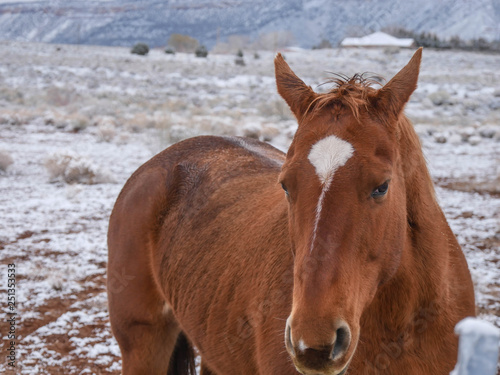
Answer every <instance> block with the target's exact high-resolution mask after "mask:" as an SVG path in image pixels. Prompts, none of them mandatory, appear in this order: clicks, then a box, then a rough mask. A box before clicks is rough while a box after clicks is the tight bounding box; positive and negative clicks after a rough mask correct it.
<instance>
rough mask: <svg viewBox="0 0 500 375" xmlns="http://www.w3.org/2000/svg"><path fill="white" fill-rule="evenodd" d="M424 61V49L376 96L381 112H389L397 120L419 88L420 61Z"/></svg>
mask: <svg viewBox="0 0 500 375" xmlns="http://www.w3.org/2000/svg"><path fill="white" fill-rule="evenodd" d="M421 60H422V47H420V48H419V49H418V50H417V52H415V54H414V55H413V57H412V58H411V60H410V62H409V63H408V64H407V65H406V66H405V67H404V68H403V69H401V70H400V71H399V73H398V74H396V75H395V76H394V77H393V78H392V79H391V80H390V81H389V82H388V83H387V84H386V85H385V86H384V87H382V88H381V89H380V90H379V92H378V94H377V96H376V103H374V104H375V105H376V107H377V108H378V109H379V110H381V111H384V112H385V111H389V114H390V115H393V116H395V118H396V119H397V118H398V117H399V114H400V113H401V112H402V111H403V108H404V106H405V104H406V103H407V102H408V100H410V96H411V94H413V91H415V89H416V88H417V81H418V73H419V72H420V61H421Z"/></svg>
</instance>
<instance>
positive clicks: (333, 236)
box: [275, 50, 421, 375]
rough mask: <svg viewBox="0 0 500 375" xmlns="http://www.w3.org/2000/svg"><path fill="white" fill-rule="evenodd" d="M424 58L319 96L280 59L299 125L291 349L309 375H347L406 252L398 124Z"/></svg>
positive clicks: (291, 198) (290, 179) (286, 184)
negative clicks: (368, 319) (365, 319)
mask: <svg viewBox="0 0 500 375" xmlns="http://www.w3.org/2000/svg"><path fill="white" fill-rule="evenodd" d="M420 60H421V50H418V51H417V52H416V53H415V55H414V56H413V58H412V59H411V61H410V62H409V63H408V65H407V66H406V67H404V68H403V69H402V70H401V71H400V72H399V73H398V74H397V75H396V76H395V77H394V78H393V79H392V80H391V81H390V82H388V83H387V84H386V85H385V86H384V87H382V88H380V89H379V90H376V89H374V88H372V87H370V86H369V84H368V83H367V81H366V80H364V79H363V78H362V76H361V77H360V76H355V77H354V78H352V79H347V80H337V87H336V88H334V89H333V90H332V91H330V92H329V93H326V94H317V93H315V92H313V91H312V90H311V88H310V87H308V86H307V85H305V84H304V82H302V80H300V79H299V78H298V77H297V76H296V75H295V74H294V73H293V72H292V70H291V69H290V68H289V66H288V65H287V63H286V62H285V61H284V60H283V58H282V57H281V55H277V57H276V59H275V67H276V80H277V86H278V92H279V93H280V95H281V96H282V97H283V98H284V99H285V101H286V102H287V103H288V105H289V106H290V108H291V110H292V112H293V113H294V115H295V116H296V118H297V120H298V122H299V127H298V130H297V133H296V134H295V137H294V139H293V142H292V144H291V146H290V149H289V151H288V154H287V157H286V162H285V164H284V165H283V168H282V171H281V174H280V181H279V182H280V183H281V184H282V187H283V189H284V190H285V192H286V196H287V199H288V202H289V228H290V235H291V241H292V250H293V252H294V254H295V263H294V287H293V306H292V312H291V314H290V316H289V318H288V320H287V325H286V332H285V342H286V347H287V350H288V352H289V354H290V356H291V357H292V359H293V362H294V364H295V366H296V367H297V369H298V370H299V371H300V372H302V373H303V374H325V375H326V374H328V375H330V374H341V373H343V372H344V371H345V369H346V368H347V366H348V364H349V361H350V360H351V358H352V356H353V354H354V352H355V350H356V346H357V343H358V338H359V335H360V319H361V315H362V313H363V311H364V310H365V308H366V307H367V306H368V305H369V304H370V303H371V302H372V300H373V298H374V296H375V295H376V293H377V289H378V288H379V287H380V286H381V285H383V284H384V283H386V282H387V281H388V280H389V279H390V278H391V277H392V276H393V275H394V274H395V273H396V271H397V269H398V267H399V265H400V261H401V256H402V251H403V247H404V246H405V239H406V230H407V218H406V215H407V213H406V198H405V183H404V175H405V170H404V166H403V165H402V162H401V152H400V151H401V150H400V148H399V142H398V141H399V135H400V128H399V126H398V124H399V122H400V121H406V120H405V119H404V117H403V116H404V115H403V114H402V112H403V108H404V106H405V104H406V102H407V101H408V100H409V98H410V95H411V94H412V93H413V91H414V90H415V88H416V86H417V78H418V73H419V67H420Z"/></svg>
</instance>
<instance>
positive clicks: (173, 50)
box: [165, 47, 175, 55]
mask: <svg viewBox="0 0 500 375" xmlns="http://www.w3.org/2000/svg"><path fill="white" fill-rule="evenodd" d="M165 53H166V54H167V55H175V49H173V48H172V47H167V48H165Z"/></svg>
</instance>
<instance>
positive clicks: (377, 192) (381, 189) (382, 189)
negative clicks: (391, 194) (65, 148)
mask: <svg viewBox="0 0 500 375" xmlns="http://www.w3.org/2000/svg"><path fill="white" fill-rule="evenodd" d="M388 189H389V180H387V181H386V182H384V183H383V184H382V185H380V186H378V187H377V188H376V189H374V190H373V191H372V194H371V196H372V198H378V197H382V196H384V195H386V194H387V190H388Z"/></svg>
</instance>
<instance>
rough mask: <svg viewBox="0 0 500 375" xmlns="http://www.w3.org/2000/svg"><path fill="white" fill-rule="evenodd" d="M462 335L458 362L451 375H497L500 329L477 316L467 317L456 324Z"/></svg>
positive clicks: (459, 343)
mask: <svg viewBox="0 0 500 375" xmlns="http://www.w3.org/2000/svg"><path fill="white" fill-rule="evenodd" d="M455 333H456V334H457V335H459V336H460V339H459V342H458V362H457V365H456V367H455V369H454V370H453V371H452V372H451V373H450V375H479V374H481V375H495V374H496V373H497V365H498V350H499V345H500V329H498V328H497V327H495V326H494V325H493V324H491V323H489V322H486V321H484V320H480V319H476V318H465V319H464V320H462V321H460V322H458V324H457V325H456V326H455Z"/></svg>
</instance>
